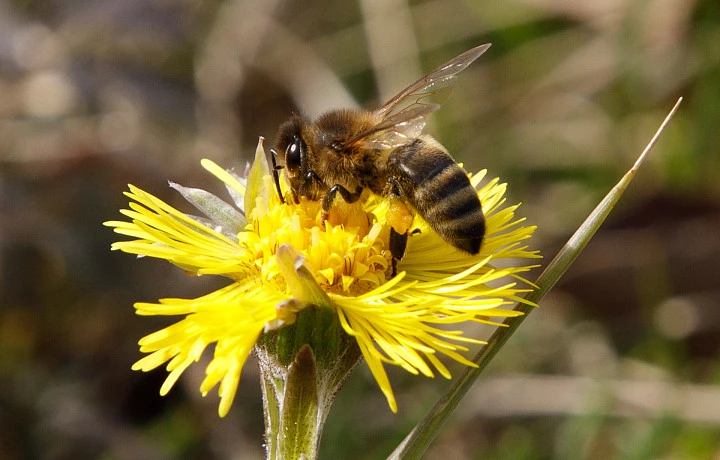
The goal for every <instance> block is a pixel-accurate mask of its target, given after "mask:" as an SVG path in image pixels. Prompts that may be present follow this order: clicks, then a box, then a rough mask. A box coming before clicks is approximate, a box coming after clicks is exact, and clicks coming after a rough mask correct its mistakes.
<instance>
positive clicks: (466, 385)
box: [388, 98, 682, 459]
mask: <svg viewBox="0 0 720 460" xmlns="http://www.w3.org/2000/svg"><path fill="white" fill-rule="evenodd" d="M681 101H682V98H680V99H678V101H677V103H675V106H674V107H673V108H672V110H671V111H670V113H669V114H668V115H667V117H665V120H664V121H663V123H662V124H661V125H660V127H659V128H658V130H657V132H656V133H655V135H654V136H653V138H652V139H651V140H650V142H649V143H648V145H647V147H645V150H643V152H642V153H641V154H640V156H639V157H638V159H637V161H636V162H635V164H634V165H633V167H632V168H630V170H629V171H628V172H627V173H626V174H625V175H624V176H623V178H622V179H621V180H620V182H618V183H617V185H615V187H613V189H612V190H610V192H609V193H608V194H607V195H606V196H605V198H604V199H603V200H602V201H601V202H600V204H598V205H597V207H596V208H595V209H594V210H593V211H592V212H591V213H590V215H589V216H588V217H587V219H585V221H584V222H583V223H582V225H580V227H579V228H578V229H577V231H576V232H575V233H574V234H573V235H572V236H571V237H570V239H569V240H568V242H567V243H565V246H563V248H562V249H561V250H560V252H559V253H558V254H557V255H556V256H555V258H554V259H553V260H552V262H550V264H549V265H548V266H547V268H546V269H545V270H544V271H543V273H542V274H541V275H540V277H539V278H538V280H537V281H536V284H537V286H538V288H537V289H536V290H534V291H532V292H531V293H530V294H528V295H527V296H526V299H527V300H529V301H530V302H532V303H534V304H537V303H538V302H539V301H540V299H542V298H543V297H544V296H545V294H547V293H548V291H550V289H551V288H552V287H553V286H554V285H555V283H556V282H557V281H558V280H559V279H560V277H561V276H562V275H563V274H564V273H565V272H566V271H567V269H568V268H569V267H570V265H571V264H572V263H573V262H574V261H575V259H576V258H577V256H578V255H579V254H580V252H581V251H582V250H583V249H584V248H585V246H586V245H587V244H588V242H589V241H590V239H591V238H592V237H593V235H594V234H595V232H596V231H597V229H598V228H600V225H602V223H603V222H604V221H605V218H606V217H607V216H608V214H610V211H612V209H613V207H614V206H615V204H617V202H618V201H619V200H620V197H621V196H622V194H623V193H624V192H625V189H626V188H627V186H628V185H629V184H630V181H631V180H632V179H633V177H635V174H636V173H637V171H638V169H639V168H640V165H642V163H643V161H644V160H645V158H646V157H647V155H648V152H649V151H650V150H651V149H652V147H653V146H654V145H655V142H656V141H657V139H658V138H659V137H660V133H662V131H663V130H664V129H665V126H666V125H667V124H668V122H669V121H670V119H671V118H672V116H673V115H674V114H675V112H676V111H677V109H678V107H679V105H680V102H681ZM515 309H516V310H517V311H522V312H523V313H525V315H523V316H519V317H515V318H508V319H506V320H505V321H504V323H505V324H506V325H507V327H500V328H497V329H496V330H495V333H494V334H493V335H492V337H490V339H489V340H488V344H487V346H485V347H484V348H483V349H482V350H481V351H480V352H478V354H477V355H476V356H475V357H474V358H473V361H474V362H475V363H476V364H477V365H478V367H477V368H474V367H467V368H466V369H465V371H464V373H463V374H462V375H460V376H459V378H457V379H454V380H453V384H452V386H451V387H450V389H449V390H448V391H447V392H446V393H445V395H443V396H442V397H441V398H440V400H439V401H438V402H437V403H436V404H435V406H434V407H433V408H432V409H431V410H430V412H429V413H428V414H427V415H426V416H425V417H424V418H423V419H422V420H421V421H420V422H419V423H418V424H417V425H416V426H415V428H413V430H412V431H411V432H410V433H409V434H408V435H407V436H406V437H405V439H404V440H403V442H402V443H401V444H400V445H399V446H398V447H397V448H396V449H395V451H394V452H393V453H392V454H391V455H390V456H389V457H388V458H390V459H417V458H420V457H421V456H422V455H423V454H424V452H425V451H426V450H427V448H428V446H429V445H430V443H431V442H432V441H433V440H434V439H435V436H437V434H438V432H439V431H440V428H441V427H442V426H443V425H444V424H445V421H446V420H447V419H448V418H449V416H450V414H452V412H453V411H454V410H455V408H456V407H457V406H458V404H459V403H460V401H461V400H462V398H463V397H464V396H465V394H466V393H467V392H468V390H469V389H470V388H471V387H472V385H473V383H474V382H475V380H476V379H477V378H478V377H479V376H480V373H482V371H483V370H484V369H485V367H487V365H488V363H490V361H491V360H492V359H493V357H494V356H495V355H496V354H497V352H498V351H499V350H500V349H501V348H502V346H503V345H504V344H505V342H507V340H508V339H509V338H510V336H512V334H513V333H514V332H515V330H516V329H517V328H518V327H519V326H520V324H522V322H523V320H524V319H525V318H526V317H527V315H528V314H529V313H530V311H531V310H532V309H533V307H532V306H529V305H525V304H518V305H517V306H516V308H515Z"/></svg>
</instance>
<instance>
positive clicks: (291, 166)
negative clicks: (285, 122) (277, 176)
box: [285, 137, 304, 171]
mask: <svg viewBox="0 0 720 460" xmlns="http://www.w3.org/2000/svg"><path fill="white" fill-rule="evenodd" d="M303 147H304V145H303V141H302V139H300V138H298V137H296V138H295V140H294V141H293V142H292V143H290V145H288V146H287V149H285V167H286V168H287V169H288V170H290V171H296V170H298V169H299V168H300V162H301V160H302V150H303Z"/></svg>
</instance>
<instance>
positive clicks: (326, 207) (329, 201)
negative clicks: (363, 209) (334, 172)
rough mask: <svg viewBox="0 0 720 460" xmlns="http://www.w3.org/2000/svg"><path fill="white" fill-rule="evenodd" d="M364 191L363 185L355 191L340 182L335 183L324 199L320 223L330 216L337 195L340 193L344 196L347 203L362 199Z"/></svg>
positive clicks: (323, 222)
mask: <svg viewBox="0 0 720 460" xmlns="http://www.w3.org/2000/svg"><path fill="white" fill-rule="evenodd" d="M362 191H363V189H362V187H358V188H357V189H355V192H354V193H353V192H351V191H350V190H348V189H346V188H345V187H343V186H342V185H340V184H335V185H333V186H332V187H330V190H328V192H327V193H326V194H325V196H324V197H323V200H322V214H321V215H320V224H321V225H322V224H325V221H326V220H327V219H328V216H329V215H330V209H332V205H333V203H334V202H335V195H337V194H338V193H340V196H342V197H343V200H345V202H346V203H348V204H350V203H355V202H356V201H357V200H358V199H360V196H361V195H362Z"/></svg>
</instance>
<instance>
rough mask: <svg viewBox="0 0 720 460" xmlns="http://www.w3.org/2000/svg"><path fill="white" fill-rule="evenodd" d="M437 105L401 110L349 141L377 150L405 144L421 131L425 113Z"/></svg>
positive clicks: (435, 108) (425, 119)
mask: <svg viewBox="0 0 720 460" xmlns="http://www.w3.org/2000/svg"><path fill="white" fill-rule="evenodd" d="M439 107H440V106H439V105H437V104H426V105H418V106H415V107H412V108H408V109H407V110H403V111H402V112H400V113H398V114H396V115H393V116H391V117H389V118H386V119H385V120H383V121H381V122H380V123H378V124H377V125H376V126H375V127H374V128H373V129H372V130H370V131H367V132H365V133H362V134H361V135H359V136H357V137H356V138H355V139H353V140H351V141H350V143H351V144H353V143H354V144H359V145H361V146H363V147H365V148H369V149H379V150H385V149H392V148H395V147H400V146H401V145H405V144H407V143H408V142H411V141H412V140H413V139H415V138H416V137H418V136H419V135H420V133H422V130H423V128H424V127H425V124H426V123H427V118H426V116H427V114H428V113H430V112H432V111H434V110H437V109H438V108H439Z"/></svg>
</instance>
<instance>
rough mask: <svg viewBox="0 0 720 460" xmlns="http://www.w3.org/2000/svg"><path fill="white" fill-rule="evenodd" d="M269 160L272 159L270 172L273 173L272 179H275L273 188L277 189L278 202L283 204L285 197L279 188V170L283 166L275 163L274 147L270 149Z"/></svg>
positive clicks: (276, 154)
mask: <svg viewBox="0 0 720 460" xmlns="http://www.w3.org/2000/svg"><path fill="white" fill-rule="evenodd" d="M270 154H271V155H270V160H271V161H272V170H273V171H272V174H273V180H274V181H275V188H276V189H277V194H278V197H280V202H281V203H282V204H285V198H283V194H282V191H281V190H280V173H279V172H278V171H280V170H281V169H283V166H279V165H278V164H277V156H278V153H277V151H275V149H270Z"/></svg>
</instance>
